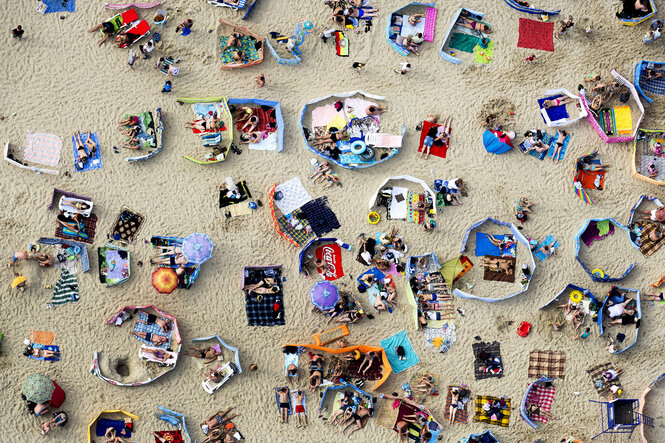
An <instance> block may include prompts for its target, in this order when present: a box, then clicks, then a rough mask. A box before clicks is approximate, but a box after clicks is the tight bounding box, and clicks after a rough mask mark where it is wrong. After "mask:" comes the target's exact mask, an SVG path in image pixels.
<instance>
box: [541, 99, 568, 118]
mask: <svg viewBox="0 0 665 443" xmlns="http://www.w3.org/2000/svg"><path fill="white" fill-rule="evenodd" d="M555 98H558V99H562V98H566V97H564V96H563V95H553V96H552V97H545V98H539V99H538V106H540V108H541V109H545V108H543V103H544V102H545V100H554V99H555ZM545 112H546V113H547V115H548V116H549V117H550V120H551V121H557V120H561V119H564V118H568V117H570V116H569V115H568V111H566V105H560V106H552V107H551V108H549V109H545ZM543 121H545V118H543Z"/></svg>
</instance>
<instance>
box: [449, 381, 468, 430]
mask: <svg viewBox="0 0 665 443" xmlns="http://www.w3.org/2000/svg"><path fill="white" fill-rule="evenodd" d="M450 394H451V396H450V409H449V411H448V415H449V417H448V424H449V425H451V426H452V425H453V424H454V423H455V417H456V416H457V410H458V409H461V408H465V407H466V404H467V403H468V401H469V391H468V390H466V389H464V388H461V389H460V388H458V387H454V388H452V389H451V391H450Z"/></svg>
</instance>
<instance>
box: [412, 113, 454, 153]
mask: <svg viewBox="0 0 665 443" xmlns="http://www.w3.org/2000/svg"><path fill="white" fill-rule="evenodd" d="M440 126H441V125H439V124H436V123H430V122H425V121H424V122H423V129H422V130H421V131H420V143H419V144H418V152H422V150H423V143H424V142H425V137H427V133H428V132H429V130H430V129H431V128H432V127H436V128H438V127H440ZM448 140H449V139H446V140H444V141H441V140H439V141H435V142H434V144H433V145H432V147H431V148H430V152H429V153H430V155H433V156H435V157H440V158H446V154H447V153H448V147H449V144H448Z"/></svg>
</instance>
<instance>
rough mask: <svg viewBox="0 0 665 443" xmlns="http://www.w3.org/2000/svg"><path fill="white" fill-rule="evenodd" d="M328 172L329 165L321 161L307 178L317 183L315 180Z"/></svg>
mask: <svg viewBox="0 0 665 443" xmlns="http://www.w3.org/2000/svg"><path fill="white" fill-rule="evenodd" d="M328 171H330V163H328V162H327V161H323V162H321V163H319V165H318V166H317V167H316V168H314V170H313V171H312V174H311V175H310V176H309V178H310V179H311V180H313V181H314V183H317V180H318V179H319V178H321V177H323V176H324V175H325V174H326V172H328Z"/></svg>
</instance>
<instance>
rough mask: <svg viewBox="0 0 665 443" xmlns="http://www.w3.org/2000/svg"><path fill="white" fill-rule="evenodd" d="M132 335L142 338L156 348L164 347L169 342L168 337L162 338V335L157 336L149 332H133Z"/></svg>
mask: <svg viewBox="0 0 665 443" xmlns="http://www.w3.org/2000/svg"><path fill="white" fill-rule="evenodd" d="M133 334H134V335H135V336H137V337H138V338H142V339H143V340H145V341H147V342H151V343H153V344H155V345H156V346H160V345H164V344H166V343H167V342H168V341H169V339H168V337H164V336H163V335H159V334H152V333H150V332H145V331H134V332H133Z"/></svg>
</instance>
